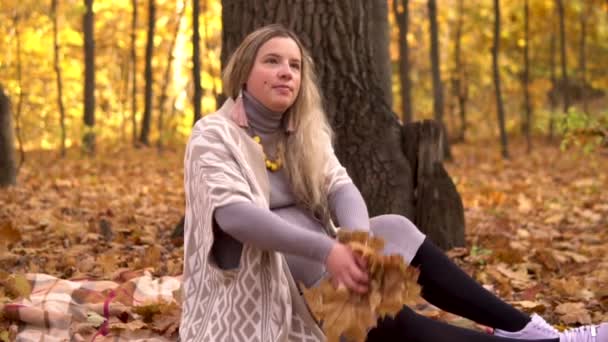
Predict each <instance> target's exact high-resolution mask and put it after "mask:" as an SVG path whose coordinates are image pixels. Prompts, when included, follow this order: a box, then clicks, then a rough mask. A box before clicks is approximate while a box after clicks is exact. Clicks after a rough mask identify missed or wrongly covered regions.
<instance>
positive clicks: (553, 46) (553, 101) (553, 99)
mask: <svg viewBox="0 0 608 342" xmlns="http://www.w3.org/2000/svg"><path fill="white" fill-rule="evenodd" d="M555 24H556V23H555V16H554V17H553V18H552V20H551V38H550V39H549V50H550V54H551V59H550V61H549V63H550V65H549V69H550V74H551V88H552V89H557V71H556V69H557V62H556V59H557V42H556V40H557V37H556V36H557V33H556V31H557V30H556V27H555V26H556V25H555ZM549 106H550V107H551V111H550V113H549V141H551V140H553V135H554V134H555V132H554V131H555V111H556V109H557V96H556V95H553V94H549Z"/></svg>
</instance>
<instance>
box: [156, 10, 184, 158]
mask: <svg viewBox="0 0 608 342" xmlns="http://www.w3.org/2000/svg"><path fill="white" fill-rule="evenodd" d="M185 11H186V1H185V0H184V1H182V7H181V8H180V9H179V12H178V13H177V20H176V21H175V30H174V31H173V37H172V38H171V44H170V45H169V54H168V56H167V66H166V67H165V72H164V75H163V82H162V83H161V91H160V99H159V100H158V142H157V147H158V148H159V149H162V147H163V135H164V116H165V106H166V102H167V97H168V96H167V88H168V87H169V83H171V66H172V64H173V60H174V59H175V56H174V55H173V50H174V49H175V43H176V41H177V35H178V34H179V28H180V26H181V24H182V19H183V17H184V12H185Z"/></svg>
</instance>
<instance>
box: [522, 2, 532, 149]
mask: <svg viewBox="0 0 608 342" xmlns="http://www.w3.org/2000/svg"><path fill="white" fill-rule="evenodd" d="M529 17H530V7H529V4H528V0H525V1H524V74H523V82H522V83H523V92H524V112H525V116H524V120H523V124H522V130H523V133H524V135H525V136H526V148H527V151H528V152H530V151H531V150H532V139H531V136H530V135H531V132H530V131H531V130H532V104H531V102H530V53H529V51H530V50H529V45H530V27H529V26H530V25H529V22H530V18H529Z"/></svg>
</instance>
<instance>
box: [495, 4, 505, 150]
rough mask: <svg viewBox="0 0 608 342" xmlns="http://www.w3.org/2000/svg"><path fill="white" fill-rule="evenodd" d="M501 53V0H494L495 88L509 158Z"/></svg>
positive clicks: (500, 123) (502, 133)
mask: <svg viewBox="0 0 608 342" xmlns="http://www.w3.org/2000/svg"><path fill="white" fill-rule="evenodd" d="M499 54H500V0H494V45H493V46H492V66H493V71H494V90H495V94H496V107H497V110H496V112H497V114H498V128H499V129H500V144H501V151H502V156H503V158H509V149H508V146H507V145H508V142H507V132H506V129H505V109H504V104H503V101H502V90H501V88H500V71H499V69H498V65H499V60H498V58H499V56H500V55H499Z"/></svg>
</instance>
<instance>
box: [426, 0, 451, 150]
mask: <svg viewBox="0 0 608 342" xmlns="http://www.w3.org/2000/svg"><path fill="white" fill-rule="evenodd" d="M427 5H428V10H429V13H428V15H429V32H430V35H431V37H430V38H431V50H430V54H431V55H430V57H431V68H432V74H433V113H434V118H435V120H436V121H437V122H439V124H440V125H441V130H442V132H443V141H442V145H443V153H444V157H445V159H448V160H449V159H452V153H451V151H450V142H449V139H448V135H447V129H446V126H445V124H444V122H443V85H442V83H441V65H440V62H439V25H438V24H437V2H436V0H428V3H427Z"/></svg>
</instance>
